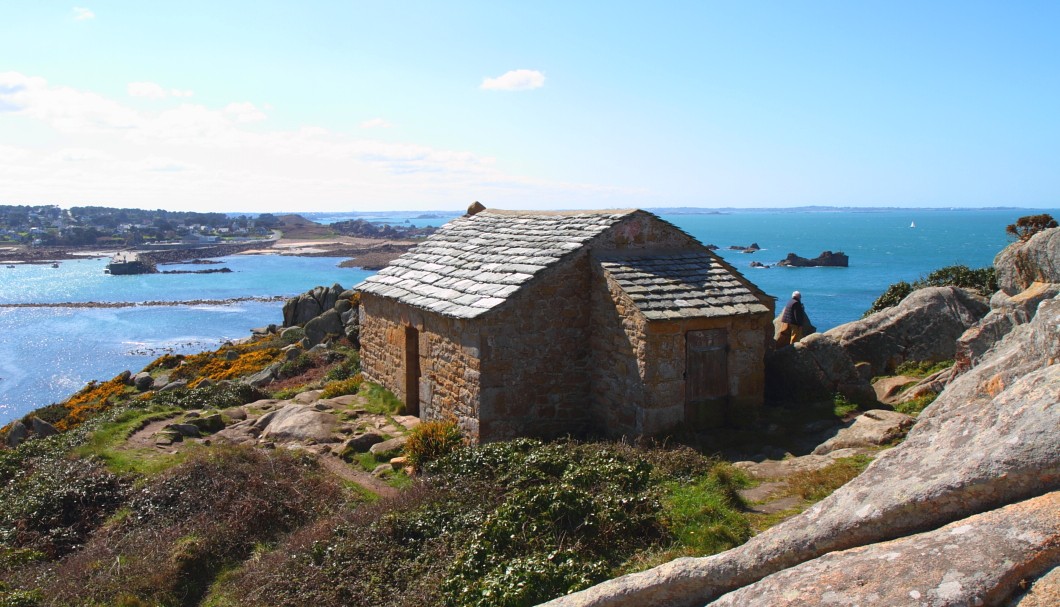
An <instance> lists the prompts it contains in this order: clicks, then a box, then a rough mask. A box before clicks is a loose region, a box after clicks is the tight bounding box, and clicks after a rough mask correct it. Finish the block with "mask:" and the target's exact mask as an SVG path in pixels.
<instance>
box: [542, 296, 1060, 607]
mask: <svg viewBox="0 0 1060 607" xmlns="http://www.w3.org/2000/svg"><path fill="white" fill-rule="evenodd" d="M1058 360H1060V300H1056V299H1054V300H1050V301H1047V302H1043V303H1042V304H1041V306H1039V309H1038V313H1037V315H1036V316H1035V318H1034V320H1032V321H1031V322H1029V323H1027V324H1025V325H1022V326H1019V327H1016V328H1015V329H1014V330H1013V331H1012V332H1011V333H1010V334H1009V335H1008V336H1006V337H1005V339H1004V340H1003V341H1002V342H1001V343H999V344H997V346H996V347H995V348H993V350H992V351H991V352H990V353H989V354H988V356H987V357H985V358H984V360H983V362H981V363H980V364H979V365H978V366H976V367H973V368H972V369H971V370H970V371H968V372H967V373H965V374H964V375H961V376H959V377H957V378H955V379H954V380H953V381H952V382H951V383H950V384H949V385H948V386H947V387H946V389H945V390H944V391H943V392H942V394H940V395H939V397H938V398H937V399H936V400H935V402H934V403H932V404H931V405H930V406H928V408H927V409H925V410H924V412H923V413H922V414H921V416H920V419H919V420H918V422H917V424H916V425H915V426H914V427H913V429H912V430H911V431H910V432H909V435H908V437H907V438H906V440H905V442H903V443H902V444H900V445H898V446H897V447H894V448H893V449H890V450H888V451H884V452H883V453H882V454H881V455H880V456H879V457H878V458H877V459H876V460H875V461H874V462H873V463H872V464H871V465H869V467H868V468H867V469H866V470H865V472H863V473H862V474H861V475H860V476H858V477H857V478H855V479H853V480H852V481H850V482H849V483H847V484H846V485H844V486H843V487H841V488H839V489H838V490H836V492H835V493H833V494H832V495H831V496H829V497H828V498H826V499H824V500H822V501H821V502H818V503H817V504H816V505H814V506H812V507H811V508H810V509H809V510H807V511H805V512H804V513H802V514H800V515H798V516H795V517H793V518H791V519H789V520H787V521H785V522H783V523H781V524H779V525H777V526H775V527H773V528H771V529H768V530H766V531H764V532H762V533H761V534H759V535H757V536H755V537H754V538H752V539H751V540H750V541H748V542H747V543H746V544H744V545H742V546H739V547H736V548H733V549H732V550H729V551H727V552H723V553H721V554H718V555H715V556H712V557H708V558H698V559H696V558H683V559H677V560H675V561H672V562H670V563H667V564H665V565H661V566H659V567H655V568H653V569H649V570H647V571H643V572H640V573H635V574H631V575H627V576H623V577H620V578H616V579H614V580H611V581H608V582H604V583H603V584H600V585H598V586H595V587H593V588H590V589H587V590H584V591H582V592H579V593H576V594H573V595H570V596H568V597H564V598H560V599H556V600H555V601H552V602H551V603H549V604H551V605H555V606H564V607H574V606H589V605H593V606H595V607H602V606H605V605H606V606H627V605H628V606H633V605H649V604H650V605H657V606H668V607H669V606H674V607H676V606H682V607H691V606H692V605H703V604H705V603H708V602H709V601H711V600H714V599H716V598H718V597H720V596H721V595H723V594H725V593H727V592H731V591H733V590H736V589H738V588H741V587H744V586H749V585H751V584H754V583H755V582H757V581H758V580H761V579H762V578H764V577H766V576H768V575H771V574H774V573H777V572H779V571H783V570H784V569H787V568H790V567H793V566H795V565H798V564H799V563H804V562H806V561H809V560H811V559H815V558H817V557H819V556H822V555H825V554H828V553H830V552H835V551H839V550H846V549H850V548H855V547H858V546H867V545H870V544H874V543H877V542H882V541H888V540H892V539H896V538H900V537H903V536H906V535H909V534H913V533H920V532H924V531H927V530H930V529H934V528H937V527H939V526H942V525H945V524H948V523H952V522H955V521H960V520H961V519H965V518H968V517H972V516H974V515H976V514H980V513H983V512H988V511H990V510H994V509H997V508H1000V507H1002V506H1005V505H1008V504H1016V503H1018V502H1021V501H1025V500H1029V499H1031V498H1034V497H1037V496H1041V495H1045V494H1047V493H1049V492H1054V491H1058V490H1060V441H1057V440H1056V428H1057V427H1058V426H1060V406H1058V402H1057V400H1058V394H1060V365H1057V364H1056V362H1057V361H1058ZM1050 499H1051V498H1050ZM1048 503H1050V504H1051V503H1052V502H1048ZM1006 512H1007V513H1009V514H1011V513H1012V512H1013V511H1011V510H1009V511H1006ZM1015 512H1019V510H1016V511H1015ZM1056 512H1057V509H1056V507H1055V506H1052V508H1051V514H1050V516H1052V523H1051V524H1052V525H1053V528H1054V530H1055V529H1056V526H1057V524H1058V521H1057V518H1056V517H1057V515H1056ZM1027 516H1031V517H1033V516H1037V515H1035V514H1033V513H1027ZM1018 518H1020V519H1021V518H1022V515H1021V517H1018ZM1013 524H1014V525H1021V526H1022V527H1021V528H1025V529H1026V530H1027V532H1028V533H1029V534H1033V533H1034V526H1035V525H1036V523H1034V522H1033V519H1027V520H1026V521H1023V522H1021V521H1020V520H1017V519H1015V518H1014V521H1013ZM1010 528H1014V527H1010ZM1054 533H1055V531H1054ZM1050 541H1052V540H1050ZM1050 545H1051V546H1052V548H1050V547H1049V546H1050ZM1046 549H1048V550H1055V541H1053V543H1052V544H1049V543H1048V542H1047V543H1046V544H1045V547H1044V548H1043V554H1042V562H1040V563H1039V565H1041V566H1043V567H1044V566H1046V565H1055V564H1057V562H1058V561H1060V557H1058V556H1057V555H1056V554H1055V552H1048V551H1047V550H1046ZM880 565H881V563H880V562H879V561H877V566H878V567H879V566H880ZM891 566H893V563H891V564H889V565H888V567H891ZM1043 570H1044V569H1043ZM917 575H919V574H918V573H917V572H916V571H915V570H914V571H908V572H906V573H905V576H906V577H901V578H896V577H895V576H894V575H891V574H888V578H889V580H890V583H891V584H892V585H894V586H896V587H909V588H912V587H915V586H916V585H917V584H919V583H920V580H918V578H917ZM925 579H927V578H925ZM948 581H951V580H944V583H945V582H948ZM1016 581H1018V580H1016ZM951 587H952V586H951ZM908 602H909V601H902V602H900V604H906V603H908ZM763 604H769V601H763ZM891 604H893V603H891ZM933 604H962V603H960V602H959V601H955V602H939V603H933ZM964 604H975V603H974V602H972V603H964ZM995 604H996V602H995Z"/></svg>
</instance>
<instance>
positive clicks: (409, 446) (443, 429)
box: [405, 421, 463, 470]
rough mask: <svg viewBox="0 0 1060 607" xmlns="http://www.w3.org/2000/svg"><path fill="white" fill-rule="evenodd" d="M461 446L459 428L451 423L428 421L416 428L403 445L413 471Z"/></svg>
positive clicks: (454, 423)
mask: <svg viewBox="0 0 1060 607" xmlns="http://www.w3.org/2000/svg"><path fill="white" fill-rule="evenodd" d="M462 444H463V438H462V437H461V435H460V427H459V426H457V425H456V422H452V421H428V422H423V423H422V424H420V425H418V426H416V427H415V428H413V429H412V433H410V434H409V438H408V442H406V443H405V455H406V456H407V457H408V458H409V463H410V464H412V467H413V469H415V470H420V469H421V468H422V467H423V465H424V464H426V463H427V462H432V461H434V460H436V459H438V458H439V457H442V456H445V455H449V454H450V453H452V452H453V451H455V450H456V449H457V447H460V446H461V445H462Z"/></svg>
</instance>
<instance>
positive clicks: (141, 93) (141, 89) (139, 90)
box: [125, 82, 195, 99]
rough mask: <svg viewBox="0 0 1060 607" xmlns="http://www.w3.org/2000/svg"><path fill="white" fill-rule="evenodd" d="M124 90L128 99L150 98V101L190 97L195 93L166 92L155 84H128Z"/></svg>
mask: <svg viewBox="0 0 1060 607" xmlns="http://www.w3.org/2000/svg"><path fill="white" fill-rule="evenodd" d="M125 90H126V91H127V92H128V93H129V96H130V97H150V98H151V99H165V98H166V97H191V96H193V95H194V94H195V93H194V92H192V91H188V90H181V89H169V90H168V91H167V90H166V89H165V88H164V87H163V86H162V85H161V84H158V83H155V82H130V83H129V84H128V85H127V86H126V87H125Z"/></svg>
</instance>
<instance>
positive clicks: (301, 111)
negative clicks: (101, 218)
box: [0, 0, 1060, 212]
mask: <svg viewBox="0 0 1060 607" xmlns="http://www.w3.org/2000/svg"><path fill="white" fill-rule="evenodd" d="M1058 24H1060V3H1058V2H1051V1H1050V2H1020V1H1013V2H979V1H975V0H966V1H960V2H945V1H941V0H940V1H932V2H911V1H903V0H897V1H887V2H884V1H877V0H866V1H863V2H849V1H838V2H825V1H820V2H812V1H777V2H768V1H748V2H714V1H708V0H699V1H694V2H667V1H661V2H651V3H649V2H622V1H619V0H611V1H608V2H594V1H584V2H570V1H569V0H566V1H563V2H552V1H547V0H534V1H533V2H508V1H505V0H490V1H482V2H470V1H461V0H448V1H446V2H438V1H431V2H420V1H405V0H392V1H387V2H380V1H374V2H362V1H338V0H334V1H327V2H325V1H318V0H302V1H300V2H297V3H295V2H275V1H269V0H256V1H254V2H245V1H242V0H225V1H224V2H218V1H216V0H210V1H206V2H201V1H197V0H185V1H181V2H161V3H160V2H143V1H142V0H139V1H136V2H131V1H104V0H76V3H71V2H57V1H52V0H34V1H32V2H17V1H6V2H0V204H59V205H61V206H73V205H86V204H95V205H104V206H125V207H139V208H151V209H153V208H165V209H170V210H196V211H233V212H266V211H268V212H276V211H283V212H290V211H386V210H457V209H463V208H465V207H466V206H467V205H468V204H469V203H470V202H471V201H474V200H479V201H481V202H483V203H484V204H485V205H486V206H487V207H498V208H519V209H548V208H564V209H571V208H627V207H648V208H658V207H681V206H691V207H793V206H804V205H830V206H907V207H916V206H930V207H951V206H958V207H981V206H1019V207H1032V208H1056V207H1058V206H1060V170H1058V167H1060V36H1058V35H1056V29H1057V25H1058Z"/></svg>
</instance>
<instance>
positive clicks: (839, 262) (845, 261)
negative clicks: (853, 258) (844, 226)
mask: <svg viewBox="0 0 1060 607" xmlns="http://www.w3.org/2000/svg"><path fill="white" fill-rule="evenodd" d="M777 265H778V266H783V267H788V268H845V267H848V266H849V265H850V258H849V257H847V255H846V253H843V252H842V251H838V252H836V253H833V252H831V251H822V252H821V254H820V255H818V256H817V257H814V258H813V259H807V258H805V257H799V256H798V255H796V254H794V253H788V256H787V257H785V258H784V259H781V260H780V261H778V262H777Z"/></svg>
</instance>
